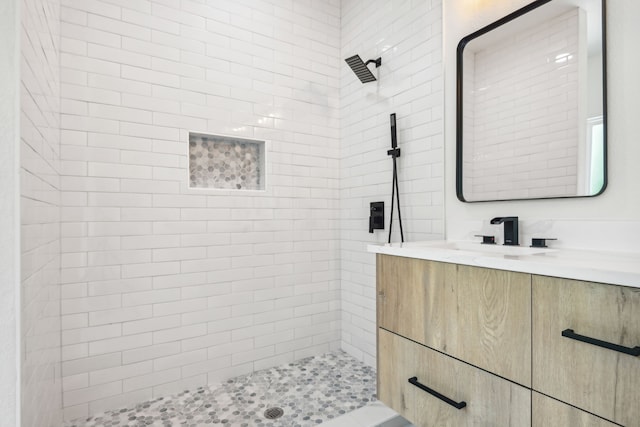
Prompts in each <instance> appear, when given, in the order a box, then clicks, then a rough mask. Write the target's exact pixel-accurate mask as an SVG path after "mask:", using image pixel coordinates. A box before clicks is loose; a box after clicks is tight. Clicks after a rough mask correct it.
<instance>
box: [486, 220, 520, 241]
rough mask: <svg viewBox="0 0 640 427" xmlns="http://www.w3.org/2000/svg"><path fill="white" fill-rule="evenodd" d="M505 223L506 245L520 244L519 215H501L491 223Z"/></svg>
mask: <svg viewBox="0 0 640 427" xmlns="http://www.w3.org/2000/svg"><path fill="white" fill-rule="evenodd" d="M502 223H504V243H503V244H504V245H508V246H518V245H519V244H520V242H519V241H518V217H517V216H499V217H496V218H493V219H492V220H491V224H502Z"/></svg>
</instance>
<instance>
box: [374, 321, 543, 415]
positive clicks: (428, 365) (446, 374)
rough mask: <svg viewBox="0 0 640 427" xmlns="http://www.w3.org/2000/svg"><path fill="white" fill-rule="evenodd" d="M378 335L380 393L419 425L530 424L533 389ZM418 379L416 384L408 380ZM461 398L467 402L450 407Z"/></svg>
mask: <svg viewBox="0 0 640 427" xmlns="http://www.w3.org/2000/svg"><path fill="white" fill-rule="evenodd" d="M378 338H379V349H380V352H379V354H378V375H379V382H378V396H379V398H380V400H381V401H382V402H384V403H385V404H386V405H388V406H390V407H391V408H392V409H394V410H395V411H397V412H398V413H400V414H401V415H403V416H404V417H405V418H407V419H408V420H409V421H411V422H412V423H413V424H414V425H416V426H417V427H430V426H434V427H435V426H437V427H446V426H450V427H464V426H474V427H478V426H492V427H494V426H514V427H522V426H527V425H530V424H531V391H530V390H529V389H527V388H524V387H522V386H519V385H517V384H514V383H512V382H510V381H507V380H505V379H502V378H499V377H497V376H495V375H492V374H489V373H487V372H485V371H483V370H480V369H478V368H474V367H473V366H471V365H468V364H466V363H463V362H460V361H458V360H456V359H453V358H451V357H449V356H446V355H444V354H442V353H439V352H437V351H434V350H431V349H430V348H428V347H424V346H422V345H419V344H416V343H414V342H412V341H409V340H407V339H405V338H402V337H400V336H398V335H396V334H393V333H391V332H388V331H386V330H384V329H380V330H379V334H378ZM414 377H415V380H414V382H416V384H412V383H410V382H409V379H410V378H414ZM420 386H422V387H427V388H429V389H431V390H432V391H434V392H436V393H439V394H441V395H442V397H444V398H448V399H451V401H452V402H450V403H447V402H445V401H444V400H442V399H440V398H438V397H436V396H434V395H433V394H431V393H429V392H427V391H424V389H423V388H420ZM460 402H464V403H465V406H464V407H462V408H460V409H458V408H457V407H454V406H452V403H460Z"/></svg>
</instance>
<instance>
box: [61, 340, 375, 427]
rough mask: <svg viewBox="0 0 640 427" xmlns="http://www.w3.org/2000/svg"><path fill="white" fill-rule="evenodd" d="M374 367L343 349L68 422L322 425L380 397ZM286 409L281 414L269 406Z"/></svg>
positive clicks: (77, 426) (81, 425)
mask: <svg viewBox="0 0 640 427" xmlns="http://www.w3.org/2000/svg"><path fill="white" fill-rule="evenodd" d="M375 392H376V381H375V371H374V369H373V368H371V367H369V366H366V365H364V364H362V363H360V362H359V361H357V360H356V359H354V358H352V357H351V356H349V355H347V354H346V353H344V352H342V351H337V352H332V353H327V354H324V355H322V356H315V357H309V358H306V359H302V360H300V361H297V362H294V363H290V364H287V365H283V366H278V367H275V368H270V369H265V370H262V371H258V372H254V373H252V374H247V375H242V376H240V377H236V378H233V379H230V380H228V381H226V382H225V383H224V384H222V385H220V386H218V387H217V388H209V387H200V388H198V389H195V390H186V391H184V392H182V393H178V394H176V395H173V396H167V397H160V398H157V399H153V400H150V401H148V402H143V403H139V404H137V405H135V406H130V407H127V408H122V409H118V410H113V411H108V412H104V413H100V414H96V415H94V416H92V417H91V418H87V419H82V420H75V421H72V422H70V423H67V424H66V426H67V427H89V426H90V427H98V426H105V427H107V426H188V427H195V426H216V425H218V426H234V427H235V426H239V427H256V426H260V427H306V426H314V425H318V424H322V423H323V422H325V421H329V420H331V419H334V418H336V417H339V416H340V415H343V414H345V413H348V412H350V411H353V410H355V409H358V408H360V407H362V406H364V405H366V404H367V403H369V402H371V401H373V400H375V398H376V396H375ZM274 407H277V408H281V409H282V410H283V411H284V414H283V415H282V416H281V417H280V418H277V419H268V418H266V417H265V411H267V409H271V408H274Z"/></svg>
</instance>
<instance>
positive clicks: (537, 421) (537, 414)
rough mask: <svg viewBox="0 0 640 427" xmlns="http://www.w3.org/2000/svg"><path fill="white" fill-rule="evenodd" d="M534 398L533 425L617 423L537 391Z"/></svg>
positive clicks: (591, 426) (590, 426)
mask: <svg viewBox="0 0 640 427" xmlns="http://www.w3.org/2000/svg"><path fill="white" fill-rule="evenodd" d="M532 399H533V402H532V404H531V412H532V418H531V420H532V423H531V425H532V427H550V426H566V427H574V426H575V427H578V426H579V427H614V426H616V425H617V424H613V423H610V422H609V421H606V420H603V419H602V418H599V417H596V416H595V415H592V414H590V413H588V412H585V411H581V410H580V409H578V408H574V407H573V406H569V405H567V404H566V403H562V402H560V401H558V400H555V399H552V398H550V397H547V396H545V395H542V394H540V393H537V392H535V391H534V392H533V395H532Z"/></svg>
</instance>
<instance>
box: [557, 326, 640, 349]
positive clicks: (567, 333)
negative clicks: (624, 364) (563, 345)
mask: <svg viewBox="0 0 640 427" xmlns="http://www.w3.org/2000/svg"><path fill="white" fill-rule="evenodd" d="M562 336H563V337H567V338H571V339H572V340H577V341H582V342H586V343H587V344H593V345H597V346H598V347H603V348H608V349H609V350H614V351H618V352H620V353H624V354H630V355H631V356H640V346H636V347H633V348H631V347H624V346H622V345H618V344H613V343H610V342H606V341H601V340H598V339H595V338H591V337H585V336H584V335H578V334H576V333H575V332H573V329H565V330H564V331H562Z"/></svg>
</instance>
